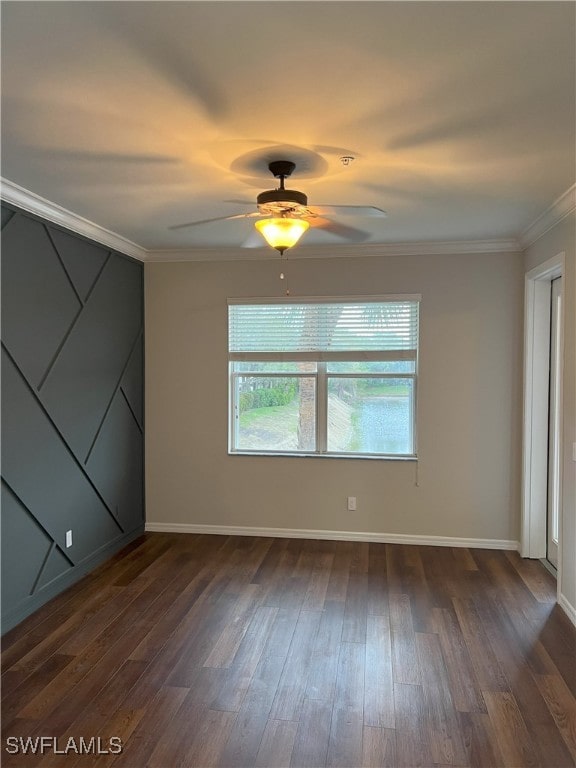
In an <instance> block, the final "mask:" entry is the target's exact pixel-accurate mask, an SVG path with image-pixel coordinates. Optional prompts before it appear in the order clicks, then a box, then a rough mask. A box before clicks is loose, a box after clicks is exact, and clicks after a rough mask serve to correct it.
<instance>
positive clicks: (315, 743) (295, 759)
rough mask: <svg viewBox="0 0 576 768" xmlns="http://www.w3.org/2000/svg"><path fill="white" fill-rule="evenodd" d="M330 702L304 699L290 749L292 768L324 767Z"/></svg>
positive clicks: (328, 734) (328, 730) (330, 712)
mask: <svg viewBox="0 0 576 768" xmlns="http://www.w3.org/2000/svg"><path fill="white" fill-rule="evenodd" d="M331 722H332V701H326V700H324V701H320V700H315V699H306V700H305V701H304V705H303V709H302V717H301V718H300V722H299V723H298V724H297V726H298V727H297V732H296V738H295V741H294V745H293V748H292V756H291V757H292V760H291V763H290V765H291V767H292V768H323V767H324V766H325V765H326V756H327V754H328V742H329V739H330V725H331Z"/></svg>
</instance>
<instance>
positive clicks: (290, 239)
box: [254, 216, 310, 254]
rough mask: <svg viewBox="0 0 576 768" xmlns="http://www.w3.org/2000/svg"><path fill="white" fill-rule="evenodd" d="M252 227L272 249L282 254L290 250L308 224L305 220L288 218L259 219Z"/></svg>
mask: <svg viewBox="0 0 576 768" xmlns="http://www.w3.org/2000/svg"><path fill="white" fill-rule="evenodd" d="M254 226H255V227H256V229H257V230H258V232H260V234H261V235H262V237H263V238H264V240H266V242H267V243H268V245H270V246H271V247H272V248H276V250H277V251H280V253H281V254H282V253H284V251H285V250H286V249H287V248H292V246H293V245H296V243H297V242H298V240H300V238H301V237H302V235H303V234H304V232H306V230H307V229H308V227H309V226H310V224H309V223H308V222H307V221H306V220H305V219H292V218H290V217H288V216H283V217H281V218H273V219H260V221H256V222H255V223H254Z"/></svg>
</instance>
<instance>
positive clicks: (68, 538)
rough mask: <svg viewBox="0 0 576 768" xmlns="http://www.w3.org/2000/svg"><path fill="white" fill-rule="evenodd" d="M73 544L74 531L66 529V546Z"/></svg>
mask: <svg viewBox="0 0 576 768" xmlns="http://www.w3.org/2000/svg"><path fill="white" fill-rule="evenodd" d="M71 546H72V531H66V547H71Z"/></svg>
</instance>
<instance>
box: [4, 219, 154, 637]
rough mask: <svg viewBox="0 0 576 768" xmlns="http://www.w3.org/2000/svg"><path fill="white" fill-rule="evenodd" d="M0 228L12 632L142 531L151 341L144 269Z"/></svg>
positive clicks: (43, 230) (33, 232)
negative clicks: (147, 346) (146, 331)
mask: <svg viewBox="0 0 576 768" xmlns="http://www.w3.org/2000/svg"><path fill="white" fill-rule="evenodd" d="M1 221H2V553H1V554H2V560H1V566H2V573H1V577H2V631H3V632H5V631H7V630H8V629H10V628H11V627H13V626H15V625H16V624H17V623H19V622H20V621H21V620H22V619H24V618H25V617H26V616H28V615H29V614H30V613H32V612H33V611H34V610H36V609H37V608H38V607H39V606H41V605H43V604H44V603H45V602H46V601H47V600H49V599H50V598H52V597H54V596H55V595H56V594H58V593H59V592H61V591H62V590H63V589H65V588H66V587H68V586H70V585H71V584H72V583H74V582H75V581H77V580H78V579H79V578H81V577H82V576H84V575H85V574H86V573H88V572H89V571H90V570H91V569H92V568H94V567H95V566H96V565H97V564H98V563H99V562H101V561H103V560H104V559H106V558H107V557H109V556H110V555H112V554H113V553H114V552H115V551H117V550H118V549H120V548H121V547H122V546H124V545H125V544H127V543H128V542H129V541H131V540H132V539H134V538H136V537H137V536H139V535H140V534H141V533H142V532H143V530H144V493H143V484H144V477H143V448H144V432H143V430H144V423H143V365H144V349H143V345H144V339H143V267H142V265H141V264H140V263H139V262H136V261H134V260H132V259H130V258H128V257H126V256H123V255H121V254H119V253H116V252H111V251H109V250H108V249H106V248H105V247H102V246H100V245H97V244H94V243H92V242H90V241H88V240H85V239H84V238H82V237H80V236H77V235H74V234H72V233H69V232H66V231H64V230H62V229H59V228H57V227H55V226H53V225H51V224H47V223H45V222H43V221H41V220H39V219H38V218H37V217H34V216H31V215H28V214H26V213H24V212H21V211H18V210H16V209H13V208H12V207H11V206H4V205H3V206H2V219H1ZM69 530H71V531H72V546H71V547H67V546H66V531H69Z"/></svg>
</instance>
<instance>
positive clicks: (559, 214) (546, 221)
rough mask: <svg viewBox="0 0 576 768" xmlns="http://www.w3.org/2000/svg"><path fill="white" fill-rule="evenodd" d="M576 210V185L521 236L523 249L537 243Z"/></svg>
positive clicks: (555, 201) (561, 196)
mask: <svg viewBox="0 0 576 768" xmlns="http://www.w3.org/2000/svg"><path fill="white" fill-rule="evenodd" d="M575 210H576V184H572V186H571V187H569V188H568V189H567V190H566V192H564V193H563V194H562V195H560V197H558V198H557V199H556V200H554V202H553V203H552V205H551V206H550V207H549V208H547V209H546V210H545V211H544V213H541V214H540V216H538V218H537V219H535V220H534V221H533V222H532V224H530V226H528V227H526V229H525V230H524V231H523V232H522V234H521V235H520V245H521V246H522V249H523V250H524V249H525V248H528V246H530V245H532V243H535V242H536V240H538V239H539V238H540V237H542V235H545V234H546V232H548V231H549V230H551V229H552V227H555V226H556V224H558V223H559V222H561V221H562V219H564V218H566V216H569V215H570V214H571V213H573V212H574V211H575Z"/></svg>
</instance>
